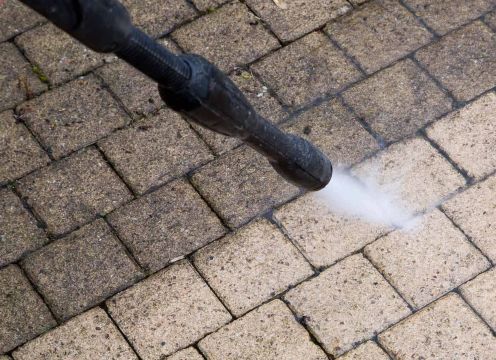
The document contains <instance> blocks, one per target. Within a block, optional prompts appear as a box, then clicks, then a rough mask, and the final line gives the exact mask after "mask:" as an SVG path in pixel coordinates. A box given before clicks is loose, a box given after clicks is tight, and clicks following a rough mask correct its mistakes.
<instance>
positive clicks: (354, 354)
mask: <svg viewBox="0 0 496 360" xmlns="http://www.w3.org/2000/svg"><path fill="white" fill-rule="evenodd" d="M339 359H340V360H389V359H390V358H389V356H388V355H387V354H386V353H385V352H384V351H383V350H382V349H381V348H380V347H379V346H377V344H376V343H374V342H373V341H367V342H366V343H365V344H363V345H360V346H358V347H357V348H356V349H355V350H352V351H350V352H348V353H347V354H346V355H344V356H342V357H340V358H339Z"/></svg>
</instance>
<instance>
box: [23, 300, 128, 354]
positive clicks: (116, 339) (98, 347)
mask: <svg viewBox="0 0 496 360" xmlns="http://www.w3.org/2000/svg"><path fill="white" fill-rule="evenodd" d="M13 356H14V359H15V360H43V359H51V360H93V359H119V360H136V359H137V356H136V354H135V353H134V352H133V350H132V349H131V347H130V346H129V345H128V344H127V343H126V340H125V339H124V338H123V337H122V335H121V334H120V332H119V330H118V329H117V328H116V327H115V325H114V324H113V323H112V321H111V320H110V319H109V317H108V316H107V314H106V313H105V311H103V310H102V309H100V308H98V307H97V308H94V309H92V310H89V311H87V312H85V313H84V314H81V315H79V316H78V317H75V318H73V319H71V320H70V321H68V322H67V323H65V324H63V325H61V326H60V327H58V328H56V329H54V330H52V331H50V332H48V333H46V334H43V335H42V336H40V337H38V338H36V339H34V340H33V341H30V342H28V343H27V344H26V345H24V346H21V347H20V348H19V349H17V350H16V351H14V353H13Z"/></svg>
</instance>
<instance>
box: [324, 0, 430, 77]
mask: <svg viewBox="0 0 496 360" xmlns="http://www.w3.org/2000/svg"><path fill="white" fill-rule="evenodd" d="M325 30H326V32H327V33H328V34H329V35H330V36H331V37H332V38H333V39H335V40H336V41H337V42H338V44H339V45H340V46H341V47H342V48H344V49H345V50H346V51H347V52H348V53H349V54H350V55H351V56H353V57H354V58H355V59H357V61H358V62H359V63H360V64H361V65H362V67H363V68H364V70H365V71H366V72H367V73H369V74H370V73H373V72H375V71H377V70H379V69H381V68H383V67H385V66H386V65H389V64H390V63H392V62H394V61H396V60H398V59H400V58H402V57H403V56H405V55H407V54H408V53H410V52H412V51H414V50H416V49H418V48H419V47H421V46H422V45H424V44H426V43H428V42H429V41H430V40H431V39H432V35H431V34H430V33H429V31H427V29H425V28H424V27H423V26H422V25H421V24H420V22H418V21H417V20H416V19H415V17H414V16H413V15H412V14H411V13H410V12H409V11H408V10H407V9H406V8H404V7H403V6H402V5H401V4H400V3H399V1H397V0H377V1H370V2H369V3H367V4H366V5H364V6H363V7H361V8H360V9H358V10H355V11H352V12H350V13H349V14H348V15H346V16H343V17H341V18H339V19H337V20H336V21H335V22H331V23H330V24H329V25H328V26H327V27H326V29H325Z"/></svg>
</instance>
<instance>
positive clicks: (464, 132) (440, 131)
mask: <svg viewBox="0 0 496 360" xmlns="http://www.w3.org/2000/svg"><path fill="white" fill-rule="evenodd" d="M495 117H496V94H495V93H493V92H491V93H489V94H487V95H485V96H483V97H481V98H480V99H478V100H476V101H475V102H473V103H471V104H470V105H468V106H466V107H465V108H463V109H461V110H459V111H457V112H455V113H452V114H449V115H448V116H446V117H444V118H443V119H442V120H440V121H438V122H436V123H435V124H434V125H433V126H432V127H430V128H429V129H427V135H428V136H429V137H430V138H431V139H433V140H434V141H435V142H436V143H437V144H439V145H440V146H441V148H442V149H443V150H445V151H446V152H447V153H448V155H449V157H450V158H451V159H453V160H454V161H455V162H456V163H457V164H458V165H459V166H461V167H462V168H464V169H465V170H467V171H468V174H469V175H470V176H473V177H476V178H478V179H480V178H482V177H484V176H486V175H489V174H490V173H491V172H493V171H494V170H496V158H495V156H494V149H496V123H495V121H494V119H495Z"/></svg>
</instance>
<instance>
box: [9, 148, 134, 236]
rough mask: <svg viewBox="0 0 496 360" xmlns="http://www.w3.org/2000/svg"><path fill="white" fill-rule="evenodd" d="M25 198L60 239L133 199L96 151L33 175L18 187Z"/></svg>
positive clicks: (73, 157) (86, 152) (73, 156)
mask: <svg viewBox="0 0 496 360" xmlns="http://www.w3.org/2000/svg"><path fill="white" fill-rule="evenodd" d="M17 189H18V190H19V192H20V193H21V195H22V197H23V198H25V200H26V201H27V202H28V203H29V205H30V206H31V207H32V208H33V209H34V211H35V212H36V213H37V214H38V215H39V216H40V217H41V219H42V220H44V221H45V222H46V224H47V230H48V232H49V233H52V234H56V235H60V234H64V233H66V232H68V231H71V230H73V229H74V228H76V227H77V226H79V225H82V224H84V223H87V222H89V221H90V220H92V219H94V218H95V217H96V216H97V215H105V214H107V213H109V212H110V211H112V210H113V209H115V208H117V207H119V206H120V205H121V204H123V203H125V202H127V201H129V200H130V199H131V198H132V196H131V194H130V193H129V190H128V189H127V188H126V187H125V185H124V184H123V183H122V181H121V180H120V179H119V177H118V176H117V174H115V172H113V171H112V169H111V168H110V167H109V166H108V164H107V163H106V162H105V161H104V160H103V158H102V157H101V155H100V153H99V152H98V151H97V150H96V149H94V148H88V149H85V150H83V151H81V152H79V153H75V154H73V155H71V156H70V157H68V158H65V159H63V160H60V161H58V162H56V163H54V164H52V165H50V166H49V167H46V168H43V169H41V170H39V171H37V172H34V173H32V174H30V175H28V176H26V177H25V178H23V179H22V180H20V181H19V182H18V184H17Z"/></svg>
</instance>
